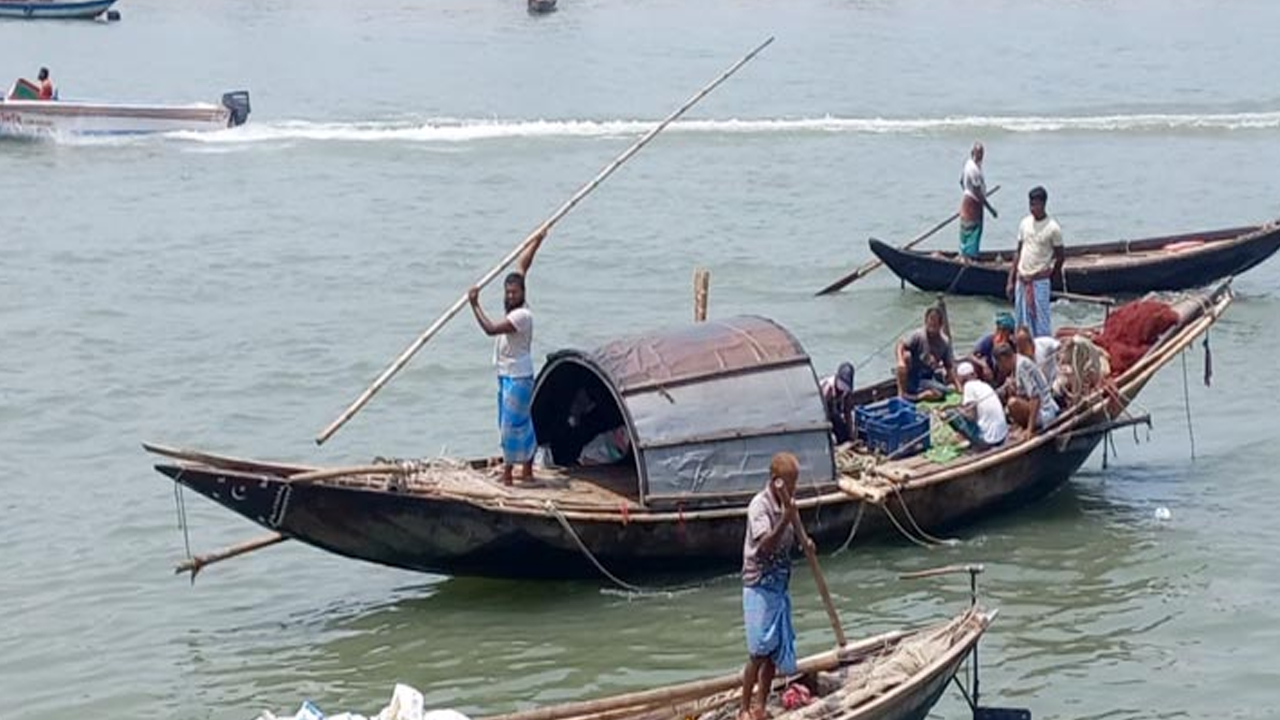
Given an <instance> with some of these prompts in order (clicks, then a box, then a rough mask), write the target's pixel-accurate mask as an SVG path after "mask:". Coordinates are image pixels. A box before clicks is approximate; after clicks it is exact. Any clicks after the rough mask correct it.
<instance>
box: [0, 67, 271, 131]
mask: <svg viewBox="0 0 1280 720" xmlns="http://www.w3.org/2000/svg"><path fill="white" fill-rule="evenodd" d="M30 92H31V90H30V83H28V82H26V81H24V80H19V81H18V82H16V83H15V84H14V86H13V89H11V90H10V92H9V93H8V95H6V96H5V99H3V100H0V136H9V137H23V138H40V137H58V136H77V135H138V134H147V133H164V132H179V131H205V130H223V129H226V128H229V127H236V126H239V125H243V124H244V123H245V121H247V120H248V119H249V109H250V107H249V93H248V92H246V91H243V90H240V91H235V92H228V93H223V95H222V100H221V102H220V103H219V104H217V105H214V104H211V103H197V104H192V105H130V104H120V103H98V102H79V101H68V100H32V99H27V98H28V97H30Z"/></svg>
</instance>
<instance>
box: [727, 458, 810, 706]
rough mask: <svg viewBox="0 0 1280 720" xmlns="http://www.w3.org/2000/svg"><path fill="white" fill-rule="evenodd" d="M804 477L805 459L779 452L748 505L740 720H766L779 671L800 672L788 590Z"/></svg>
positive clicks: (743, 566)
mask: <svg viewBox="0 0 1280 720" xmlns="http://www.w3.org/2000/svg"><path fill="white" fill-rule="evenodd" d="M799 478H800V461H799V460H797V459H796V456H795V455H792V454H791V453H787V452H782V453H777V454H776V455H774V456H773V459H772V461H771V462H770V463H769V484H768V485H767V486H765V488H764V489H763V490H761V491H760V492H758V493H756V496H755V497H753V498H752V499H751V504H750V505H748V506H747V533H746V539H745V540H744V541H743V543H742V616H743V622H744V624H745V626H746V634H747V653H748V655H749V658H748V660H747V665H746V667H745V668H743V670H742V708H741V710H740V711H739V712H738V720H765V718H766V717H767V715H766V713H765V707H766V706H767V703H768V700H769V689H770V688H771V687H772V686H773V678H774V675H775V674H776V673H778V672H781V673H782V674H783V675H791V674H794V673H795V671H796V633H795V629H794V628H793V627H792V625H791V597H790V595H788V592H787V588H788V585H789V584H790V582H791V550H792V548H794V547H795V545H796V540H797V538H796V534H795V530H794V528H795V526H796V524H797V523H798V522H799V520H800V514H799V511H798V510H797V509H796V506H795V503H794V502H793V498H794V496H795V492H796V482H797V481H798V480H799ZM810 543H812V541H810ZM810 549H812V547H810ZM757 688H758V689H759V693H758V695H757V693H756V689H757ZM753 698H754V699H755V700H756V702H755V705H754V707H753V706H752V699H753Z"/></svg>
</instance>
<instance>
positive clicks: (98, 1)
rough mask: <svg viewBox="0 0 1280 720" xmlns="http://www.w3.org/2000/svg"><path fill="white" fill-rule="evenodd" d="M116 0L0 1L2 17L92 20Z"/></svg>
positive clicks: (0, 14) (0, 15) (0, 16)
mask: <svg viewBox="0 0 1280 720" xmlns="http://www.w3.org/2000/svg"><path fill="white" fill-rule="evenodd" d="M115 3H116V0H91V1H89V2H6V1H0V18H21V19H26V20H92V19H94V18H96V17H98V16H100V15H102V14H103V13H105V12H106V11H107V10H109V9H110V8H111V6H112V5H114V4H115Z"/></svg>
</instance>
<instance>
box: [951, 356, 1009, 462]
mask: <svg viewBox="0 0 1280 720" xmlns="http://www.w3.org/2000/svg"><path fill="white" fill-rule="evenodd" d="M956 378H957V379H958V380H959V381H960V382H961V384H962V386H963V388H964V399H963V401H962V402H963V404H962V405H961V406H960V408H959V412H960V414H959V417H957V418H956V421H955V422H953V423H952V427H954V428H955V429H956V431H958V432H959V433H961V434H962V435H964V436H965V437H966V438H968V439H969V443H970V444H971V445H972V446H973V447H974V448H976V449H985V448H989V447H993V446H995V445H999V444H1000V443H1002V442H1004V440H1005V438H1006V437H1008V436H1009V423H1008V421H1007V420H1005V417H1004V405H1002V404H1001V403H1000V396H999V395H997V394H996V391H995V390H993V389H992V388H991V386H990V385H988V384H987V383H985V382H983V381H982V380H979V379H978V375H977V372H976V370H975V369H974V367H973V363H971V362H969V361H967V360H966V361H965V362H962V363H960V364H958V365H956Z"/></svg>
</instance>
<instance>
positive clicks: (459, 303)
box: [316, 37, 773, 445]
mask: <svg viewBox="0 0 1280 720" xmlns="http://www.w3.org/2000/svg"><path fill="white" fill-rule="evenodd" d="M772 42H773V38H772V37H770V38H769V39H768V40H765V41H764V42H763V43H761V44H760V45H759V46H757V47H756V49H754V50H752V51H751V52H749V53H747V54H746V55H744V56H743V57H742V58H741V59H740V60H738V62H736V63H734V64H733V65H732V66H730V67H729V69H728V70H725V71H724V72H723V73H721V74H720V76H719V77H717V78H716V79H715V80H713V81H711V83H709V84H708V85H707V86H706V87H704V88H702V89H701V90H699V91H698V92H697V93H695V94H694V95H693V97H691V98H689V99H688V100H687V101H686V102H685V104H684V105H681V106H680V107H679V109H677V110H676V111H675V112H673V113H671V114H670V115H668V116H667V117H666V119H664V120H663V121H662V122H660V123H658V125H657V126H655V127H654V128H653V129H652V130H650V131H649V132H647V133H645V135H644V137H642V138H640V139H639V140H637V141H636V142H635V143H634V144H632V145H631V147H629V148H627V149H626V151H624V152H623V153H622V154H621V155H619V156H618V157H617V158H615V159H614V160H613V162H611V163H609V164H608V165H606V166H605V167H604V169H603V170H601V171H600V172H599V173H598V174H597V175H596V176H595V177H594V178H592V179H591V181H590V182H588V183H587V184H586V185H583V186H582V187H581V188H580V189H579V190H578V191H577V192H576V193H574V194H573V197H571V198H569V199H568V200H567V201H566V202H565V203H564V204H563V205H561V206H560V208H559V209H557V210H556V211H555V212H554V213H552V215H551V217H549V218H547V219H546V220H545V221H543V223H542V224H541V225H539V226H538V228H537V229H536V230H534V231H533V232H532V233H530V234H529V236H528V237H527V238H525V239H524V241H523V242H521V243H520V244H519V245H517V246H516V247H515V248H514V249H513V250H512V251H511V252H509V253H507V256H506V257H504V258H503V259H502V262H500V263H498V264H497V265H495V266H494V267H493V268H492V269H491V270H489V272H487V273H485V275H484V277H482V278H480V280H479V281H478V282H476V283H475V284H474V285H475V287H480V288H483V287H484V286H485V285H488V284H489V283H490V282H491V281H492V280H493V279H494V278H495V277H497V276H498V274H499V273H501V272H502V271H503V270H505V269H506V268H507V266H508V265H510V264H511V263H513V262H515V259H516V258H518V257H520V255H521V253H523V252H524V251H525V249H526V248H528V247H529V246H530V245H532V244H533V243H534V242H535V241H536V240H538V239H539V238H540V237H542V236H543V235H545V234H546V232H547V231H548V230H550V229H551V226H552V225H555V224H556V223H557V222H559V220H560V218H562V217H564V216H565V215H567V214H568V212H569V211H570V210H572V209H573V208H574V206H576V205H577V204H578V203H579V202H580V201H581V200H582V199H583V198H584V197H586V196H587V195H588V194H590V193H591V191H592V190H595V189H596V187H598V186H599V185H600V183H602V182H604V180H605V178H608V177H609V176H610V175H612V174H613V172H614V171H615V170H617V169H618V168H619V167H622V164H623V163H625V162H626V161H627V160H629V159H631V156H632V155H635V154H636V153H637V152H639V151H640V149H641V148H643V147H644V146H645V145H648V144H649V141H650V140H652V139H653V138H654V137H656V136H657V135H658V133H660V132H662V130H663V129H664V128H666V127H667V126H668V125H670V124H671V123H672V122H674V121H675V120H676V119H677V118H679V117H680V116H681V115H683V114H684V113H685V112H686V111H688V110H689V108H691V107H693V106H694V105H695V104H697V103H698V101H699V100H701V99H702V98H704V97H706V96H707V94H708V93H710V92H711V91H712V90H714V89H716V87H718V86H719V85H720V83H722V82H724V81H725V80H728V79H729V77H730V76H731V75H733V74H734V73H735V72H737V71H738V68H741V67H742V66H743V65H745V64H747V62H749V61H750V60H751V59H752V58H754V57H755V56H756V55H757V54H759V53H760V51H762V50H764V49H765V48H766V47H768V46H769V44H770V43H772ZM468 289H470V288H469V287H468ZM467 304H468V300H467V293H465V292H464V293H463V294H462V297H460V298H459V299H458V300H456V301H454V303H453V305H451V306H449V309H448V310H446V311H445V313H444V314H443V315H441V316H440V317H439V318H438V319H437V320H436V321H435V322H434V323H432V324H431V327H429V328H427V329H426V330H425V331H424V332H423V333H422V334H421V335H419V336H418V337H417V339H416V340H414V341H413V342H412V343H410V345H409V347H407V348H405V349H404V351H403V352H401V353H400V355H399V356H397V357H396V359H395V360H394V361H393V362H392V363H391V365H390V366H388V367H387V369H386V370H383V371H382V374H381V375H379V376H378V378H377V379H376V380H374V381H373V384H372V385H370V386H369V387H368V388H367V389H366V390H365V391H364V392H363V393H361V394H360V397H358V398H356V400H355V402H353V403H351V405H350V406H349V407H348V408H347V409H346V410H344V411H342V414H341V415H339V416H338V419H336V420H334V421H333V422H332V423H330V424H329V426H328V427H326V428H325V429H324V430H322V431H321V432H320V434H319V435H318V436H316V444H317V445H323V444H324V442H325V441H326V440H328V439H329V438H330V437H331V436H332V435H333V434H334V433H335V432H337V431H338V428H341V427H342V426H343V425H345V424H346V422H347V421H348V420H350V419H351V418H352V417H353V416H354V415H355V414H356V413H357V412H359V411H360V408H362V407H364V405H365V403H367V402H369V400H370V399H371V398H373V396H374V394H375V393H377V392H378V391H379V390H381V389H382V386H383V385H386V384H387V382H388V381H389V380H391V378H392V376H393V375H395V374H396V373H397V372H399V371H400V369H401V368H403V367H404V366H405V364H406V363H408V362H409V358H412V357H413V356H414V353H416V352H418V350H420V349H422V346H423V345H426V344H427V341H428V340H430V339H431V338H432V337H434V336H435V334H436V333H437V332H439V331H440V328H442V327H444V326H445V323H447V322H449V321H450V320H451V319H453V316H455V315H457V314H458V312H459V311H460V310H462V308H464V307H466V306H467Z"/></svg>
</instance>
